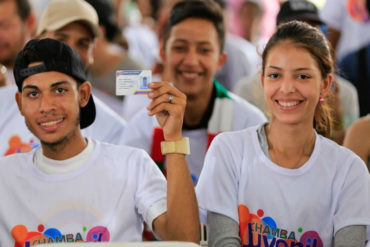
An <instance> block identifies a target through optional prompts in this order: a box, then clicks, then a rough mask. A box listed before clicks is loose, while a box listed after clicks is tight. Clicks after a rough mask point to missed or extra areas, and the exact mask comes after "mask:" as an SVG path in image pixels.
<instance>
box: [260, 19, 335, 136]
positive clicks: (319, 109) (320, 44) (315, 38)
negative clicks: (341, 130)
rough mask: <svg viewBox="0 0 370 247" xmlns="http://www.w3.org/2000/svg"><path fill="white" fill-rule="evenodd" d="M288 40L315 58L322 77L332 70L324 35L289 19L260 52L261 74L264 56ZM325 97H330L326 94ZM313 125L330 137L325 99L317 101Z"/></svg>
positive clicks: (332, 66)
mask: <svg viewBox="0 0 370 247" xmlns="http://www.w3.org/2000/svg"><path fill="white" fill-rule="evenodd" d="M285 40H289V41H291V42H292V43H294V44H295V45H296V46H297V47H300V48H303V49H306V50H307V51H308V52H309V53H310V54H311V56H312V57H313V58H314V59H315V60H316V62H317V64H318V66H319V69H320V71H321V76H322V78H326V77H327V76H328V75H329V74H330V73H332V72H333V71H334V62H333V59H332V57H331V53H330V49H331V48H330V44H329V43H328V41H327V40H326V38H325V36H324V35H323V34H322V33H321V31H320V30H318V29H317V28H315V27H312V26H310V25H308V24H306V23H304V22H300V21H291V22H287V23H285V24H282V25H280V26H279V27H278V30H277V31H276V32H275V33H274V35H273V36H272V37H271V38H270V40H269V42H268V43H267V45H266V47H265V49H264V51H263V53H262V74H263V75H264V74H265V65H266V57H267V55H268V53H269V51H270V50H271V49H272V48H273V47H274V46H275V45H277V44H278V43H279V42H281V41H285ZM327 97H331V96H330V95H328V96H327ZM313 126H314V128H315V129H316V131H317V132H318V133H319V134H321V135H323V136H325V137H330V132H331V126H332V119H331V108H330V106H329V105H328V103H327V101H325V102H323V103H320V104H319V103H318V104H317V106H316V109H315V115H314V122H313Z"/></svg>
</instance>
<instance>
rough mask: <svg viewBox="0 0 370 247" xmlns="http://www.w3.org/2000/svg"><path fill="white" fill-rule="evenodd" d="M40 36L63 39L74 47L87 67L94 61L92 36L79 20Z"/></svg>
mask: <svg viewBox="0 0 370 247" xmlns="http://www.w3.org/2000/svg"><path fill="white" fill-rule="evenodd" d="M42 38H51V39H56V40H59V41H63V42H65V43H66V44H68V45H69V46H70V47H72V48H73V49H75V50H76V51H77V53H78V54H79V55H80V57H81V60H82V63H83V65H84V67H85V69H87V68H88V67H89V66H90V65H91V64H92V63H93V61H94V59H93V47H94V37H93V35H92V33H91V32H90V31H89V29H88V28H87V26H85V25H84V24H82V23H79V22H72V23H69V24H68V25H66V26H64V27H62V28H61V29H59V30H57V31H47V32H46V33H45V34H43V35H42Z"/></svg>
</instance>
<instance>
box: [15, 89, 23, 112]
mask: <svg viewBox="0 0 370 247" xmlns="http://www.w3.org/2000/svg"><path fill="white" fill-rule="evenodd" d="M15 101H16V102H17V106H18V110H19V112H20V113H21V114H22V116H24V115H23V111H22V93H21V92H16V93H15Z"/></svg>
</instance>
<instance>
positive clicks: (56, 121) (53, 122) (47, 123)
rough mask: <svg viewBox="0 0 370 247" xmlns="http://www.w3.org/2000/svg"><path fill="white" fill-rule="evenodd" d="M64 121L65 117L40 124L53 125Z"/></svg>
mask: <svg viewBox="0 0 370 247" xmlns="http://www.w3.org/2000/svg"><path fill="white" fill-rule="evenodd" d="M62 121H63V119H60V120H55V121H50V122H46V123H40V125H41V126H52V125H55V124H58V123H60V122H62Z"/></svg>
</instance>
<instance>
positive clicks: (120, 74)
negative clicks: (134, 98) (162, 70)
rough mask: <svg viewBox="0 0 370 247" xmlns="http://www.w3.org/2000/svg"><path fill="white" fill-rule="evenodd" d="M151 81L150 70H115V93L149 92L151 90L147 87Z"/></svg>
mask: <svg viewBox="0 0 370 247" xmlns="http://www.w3.org/2000/svg"><path fill="white" fill-rule="evenodd" d="M151 81H152V71H151V70H117V71H116V95H133V94H145V93H149V92H150V91H152V90H151V89H150V88H149V83H150V82H151Z"/></svg>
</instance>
